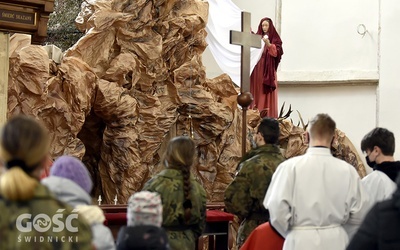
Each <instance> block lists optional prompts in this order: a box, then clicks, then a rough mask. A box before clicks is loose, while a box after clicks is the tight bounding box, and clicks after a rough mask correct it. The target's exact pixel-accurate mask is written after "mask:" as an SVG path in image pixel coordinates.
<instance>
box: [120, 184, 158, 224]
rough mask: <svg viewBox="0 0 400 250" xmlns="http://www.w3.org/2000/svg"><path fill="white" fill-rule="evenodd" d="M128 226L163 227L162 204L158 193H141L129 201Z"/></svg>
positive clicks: (134, 195)
mask: <svg viewBox="0 0 400 250" xmlns="http://www.w3.org/2000/svg"><path fill="white" fill-rule="evenodd" d="M127 218H128V221H127V224H128V226H138V225H152V226H157V227H161V224H162V204H161V198H160V195H159V194H158V193H153V192H149V191H141V192H137V193H135V194H133V195H132V196H131V197H130V198H129V200H128V214H127Z"/></svg>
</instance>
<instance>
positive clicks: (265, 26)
mask: <svg viewBox="0 0 400 250" xmlns="http://www.w3.org/2000/svg"><path fill="white" fill-rule="evenodd" d="M261 27H262V30H263V32H264V33H267V32H268V29H269V22H268V21H267V20H265V21H263V22H262V23H261Z"/></svg>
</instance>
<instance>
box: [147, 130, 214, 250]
mask: <svg viewBox="0 0 400 250" xmlns="http://www.w3.org/2000/svg"><path fill="white" fill-rule="evenodd" d="M195 153H196V151H195V145H194V142H193V141H192V140H191V139H190V138H189V137H186V136H179V137H175V138H173V139H172V140H171V141H170V142H169V143H168V146H167V150H166V153H165V160H164V164H165V167H166V169H164V170H162V171H161V172H160V173H159V174H157V175H155V176H154V177H153V178H152V179H150V180H149V181H148V182H147V183H146V184H145V185H144V187H143V189H142V190H147V191H150V192H157V193H159V194H160V196H161V200H162V205H163V222H162V227H163V228H164V229H165V230H166V232H167V236H168V240H169V244H170V247H171V249H172V250H181V249H185V250H194V249H195V245H196V244H195V243H196V241H197V239H198V238H199V237H200V235H201V234H202V233H203V230H204V228H205V224H206V201H207V197H206V192H205V190H204V188H203V187H202V186H201V185H200V184H199V183H198V182H197V181H196V180H195V179H194V177H193V175H192V174H191V173H190V167H191V166H192V164H193V160H194V155H195Z"/></svg>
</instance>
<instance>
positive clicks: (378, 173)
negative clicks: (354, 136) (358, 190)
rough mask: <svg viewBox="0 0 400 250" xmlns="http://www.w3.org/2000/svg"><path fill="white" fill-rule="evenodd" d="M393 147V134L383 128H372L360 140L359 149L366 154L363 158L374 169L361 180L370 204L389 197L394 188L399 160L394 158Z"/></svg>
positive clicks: (398, 169) (399, 166)
mask: <svg viewBox="0 0 400 250" xmlns="http://www.w3.org/2000/svg"><path fill="white" fill-rule="evenodd" d="M394 149H395V139H394V135H393V133H392V132H391V131H389V130H387V129H385V128H380V127H377V128H374V129H373V130H371V131H370V132H369V133H368V134H366V135H365V136H364V138H363V139H362V141H361V150H362V151H363V152H365V153H366V154H367V155H366V157H365V160H366V162H367V164H368V165H369V166H370V167H371V168H372V169H373V170H374V171H372V173H370V174H369V175H367V176H366V177H364V178H363V179H362V181H361V182H362V183H363V185H364V187H365V189H366V191H367V192H368V193H369V196H370V205H371V206H372V205H374V204H375V203H376V202H378V201H382V200H386V199H389V198H390V197H391V196H392V194H393V193H394V191H395V190H396V178H397V176H398V173H399V172H400V161H395V160H394V157H393V154H394Z"/></svg>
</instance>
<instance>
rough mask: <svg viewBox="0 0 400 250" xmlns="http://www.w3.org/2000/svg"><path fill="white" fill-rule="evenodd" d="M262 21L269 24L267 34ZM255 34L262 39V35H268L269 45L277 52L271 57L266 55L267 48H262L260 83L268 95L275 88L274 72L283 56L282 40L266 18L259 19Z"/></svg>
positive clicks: (268, 54) (270, 21)
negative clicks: (261, 75) (273, 46)
mask: <svg viewBox="0 0 400 250" xmlns="http://www.w3.org/2000/svg"><path fill="white" fill-rule="evenodd" d="M264 21H268V22H269V28H268V31H267V33H264V31H263V29H262V23H263V22H264ZM257 34H258V35H261V36H262V37H263V36H264V35H268V39H269V41H270V43H271V44H274V45H275V47H276V51H277V54H276V57H274V56H272V55H271V54H270V53H267V50H268V48H267V46H265V47H264V52H263V54H265V55H266V56H264V57H263V58H262V59H263V60H264V75H263V76H264V77H263V82H262V83H263V85H264V93H270V92H272V91H274V90H275V88H276V82H275V72H276V70H277V69H278V65H279V62H280V61H281V58H282V55H283V49H282V40H281V37H280V36H279V34H278V32H276V29H275V27H274V24H273V23H272V20H271V19H270V18H268V17H264V18H263V19H261V21H260V23H259V24H258V29H257Z"/></svg>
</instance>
